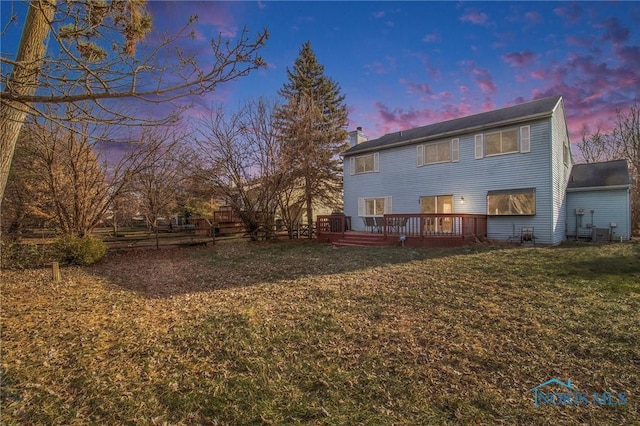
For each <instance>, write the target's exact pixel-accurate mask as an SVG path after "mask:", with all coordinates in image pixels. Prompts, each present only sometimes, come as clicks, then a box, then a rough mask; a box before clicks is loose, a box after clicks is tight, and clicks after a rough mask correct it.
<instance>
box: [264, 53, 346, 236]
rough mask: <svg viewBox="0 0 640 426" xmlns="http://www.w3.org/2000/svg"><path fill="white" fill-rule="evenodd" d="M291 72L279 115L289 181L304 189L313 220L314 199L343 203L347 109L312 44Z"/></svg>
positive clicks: (334, 205) (304, 196)
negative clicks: (341, 157)
mask: <svg viewBox="0 0 640 426" xmlns="http://www.w3.org/2000/svg"><path fill="white" fill-rule="evenodd" d="M287 76H288V82H287V83H285V84H284V86H283V87H282V89H281V90H280V91H279V95H280V96H282V97H283V102H282V105H283V106H282V107H281V108H280V109H279V110H278V113H277V117H278V131H279V137H280V138H281V142H282V155H283V161H284V163H285V164H286V167H285V168H286V170H287V173H289V174H290V178H289V179H288V180H289V181H290V182H292V184H293V185H295V186H298V187H299V188H300V190H299V191H298V192H299V193H300V197H301V199H300V200H298V201H302V202H304V204H305V206H306V216H307V223H308V224H311V223H312V221H313V206H314V203H322V204H325V205H328V206H332V207H334V208H337V207H339V206H340V205H341V199H340V195H341V190H342V167H341V161H340V158H339V154H340V152H341V151H343V150H344V149H345V148H346V139H347V132H346V130H345V128H346V125H347V107H346V105H345V104H344V96H343V95H342V94H341V93H340V86H339V85H338V84H337V83H336V82H335V81H333V80H331V79H330V78H328V77H327V76H325V74H324V66H322V65H321V64H319V63H318V61H317V59H316V56H315V54H314V52H313V50H312V49H311V43H310V42H306V43H305V44H304V45H303V46H302V48H301V49H300V56H299V57H298V58H297V59H296V61H295V63H294V66H293V70H289V69H287ZM288 202H290V203H292V204H295V203H296V200H291V199H289V200H288ZM281 207H283V208H287V207H289V206H281ZM309 235H311V233H309Z"/></svg>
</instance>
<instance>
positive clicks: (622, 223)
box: [566, 188, 631, 240]
mask: <svg viewBox="0 0 640 426" xmlns="http://www.w3.org/2000/svg"><path fill="white" fill-rule="evenodd" d="M577 208H582V209H584V215H582V221H581V225H582V226H578V228H577V229H576V209H577ZM591 210H593V223H592V214H591ZM630 215H631V212H630V210H629V189H628V188H621V189H604V190H602V189H601V190H585V191H579V192H569V193H567V211H566V218H567V235H568V237H569V238H574V237H575V236H576V235H578V237H588V236H590V235H591V227H590V226H588V225H593V227H596V228H609V225H610V224H611V222H616V223H617V224H618V226H617V227H616V228H615V229H613V232H614V233H615V235H614V238H615V239H619V238H620V237H622V239H623V240H628V239H629V238H630V235H631V220H630ZM576 231H577V234H576Z"/></svg>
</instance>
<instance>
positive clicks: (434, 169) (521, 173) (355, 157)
mask: <svg viewBox="0 0 640 426" xmlns="http://www.w3.org/2000/svg"><path fill="white" fill-rule="evenodd" d="M349 144H350V148H349V149H348V150H347V151H345V152H344V153H343V156H344V213H345V215H346V216H351V218H352V219H351V226H352V229H354V230H365V228H366V224H365V223H366V222H365V218H367V217H382V216H383V215H385V214H392V213H397V214H409V213H430V214H435V213H437V214H446V213H457V214H481V215H487V236H488V238H491V239H497V240H513V239H518V238H519V237H520V236H521V231H522V230H523V228H533V229H534V232H535V238H536V241H537V242H539V243H544V244H557V243H560V242H561V241H563V240H564V239H565V238H566V235H567V231H568V229H567V218H568V213H567V208H568V207H567V192H566V190H567V184H568V183H569V177H570V175H571V169H572V166H573V164H572V156H571V149H570V147H569V134H568V131H567V125H566V121H565V109H564V102H563V100H562V97H561V96H553V97H548V98H544V99H540V100H536V101H532V102H527V103H523V104H520V105H515V106H511V107H508V108H503V109H499V110H495V111H489V112H485V113H481V114H476V115H472V116H469V117H463V118H458V119H455V120H450V121H445V122H442V123H436V124H431V125H428V126H424V127H419V128H415V129H411V130H406V131H401V132H395V133H390V134H387V135H384V136H382V137H381V138H379V139H375V140H370V141H367V140H366V138H365V137H364V135H363V134H362V132H361V129H358V130H357V131H355V132H351V133H350V141H349ZM615 188H617V187H615ZM591 189H593V188H591ZM589 193H590V194H594V193H595V191H591V192H589ZM610 195H611V196H612V197H616V194H613V193H611V194H610ZM626 199H627V203H628V195H627V198H626ZM588 205H589V204H588V203H586V202H585V203H584V205H583V206H582V205H581V206H580V207H584V208H588ZM627 205H628V204H627ZM627 210H628V209H627ZM603 213H604V212H603ZM602 219H603V220H605V217H604V215H603V216H602ZM608 220H609V221H614V219H613V218H612V219H608ZM615 221H618V222H619V223H620V224H621V226H626V225H623V223H624V221H623V218H616V219H615ZM424 223H426V222H424ZM425 226H426V225H425ZM429 226H431V227H432V228H431V229H430V230H431V231H433V230H434V229H435V230H436V231H445V232H446V231H447V226H451V225H447V220H446V218H444V219H442V220H439V221H438V222H435V223H429ZM426 231H427V229H425V232H426Z"/></svg>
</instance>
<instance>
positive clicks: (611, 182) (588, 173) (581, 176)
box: [567, 160, 631, 189]
mask: <svg viewBox="0 0 640 426" xmlns="http://www.w3.org/2000/svg"><path fill="white" fill-rule="evenodd" d="M630 183H631V179H630V177H629V168H628V166H627V161H626V160H613V161H605V162H602V163H584V164H574V165H573V168H572V169H571V176H570V177H569V183H568V184H567V189H577V188H597V187H606V186H625V185H629V184H630Z"/></svg>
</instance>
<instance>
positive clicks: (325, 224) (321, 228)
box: [316, 214, 352, 235]
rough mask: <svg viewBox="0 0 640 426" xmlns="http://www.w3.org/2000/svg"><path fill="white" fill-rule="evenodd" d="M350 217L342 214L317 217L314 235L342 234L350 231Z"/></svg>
mask: <svg viewBox="0 0 640 426" xmlns="http://www.w3.org/2000/svg"><path fill="white" fill-rule="evenodd" d="M351 229H352V228H351V216H345V215H343V214H332V215H327V216H318V217H317V222H316V235H321V234H342V235H344V233H345V232H346V231H349V230H351Z"/></svg>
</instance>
